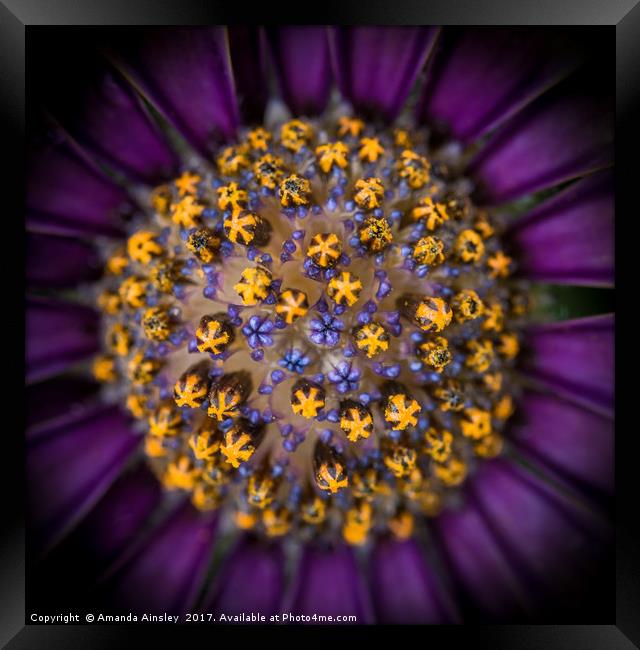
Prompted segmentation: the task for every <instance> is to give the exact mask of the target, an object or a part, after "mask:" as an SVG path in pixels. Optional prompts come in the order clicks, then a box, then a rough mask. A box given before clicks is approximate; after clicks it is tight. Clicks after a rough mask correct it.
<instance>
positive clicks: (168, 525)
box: [111, 502, 217, 615]
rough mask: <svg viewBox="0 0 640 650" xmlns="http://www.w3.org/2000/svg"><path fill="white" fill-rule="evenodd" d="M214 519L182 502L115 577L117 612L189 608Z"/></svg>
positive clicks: (205, 564) (209, 545) (209, 548)
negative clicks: (122, 610)
mask: <svg viewBox="0 0 640 650" xmlns="http://www.w3.org/2000/svg"><path fill="white" fill-rule="evenodd" d="M216 528H217V518H216V516H215V515H213V514H211V513H206V514H204V513H201V512H198V511H197V510H196V509H195V508H194V507H193V506H192V505H191V503H189V502H186V503H184V504H183V505H182V506H180V507H179V508H178V509H177V510H176V511H174V512H173V513H171V515H169V516H168V517H167V519H166V520H165V521H164V522H162V524H160V525H159V526H158V528H157V529H156V530H155V531H152V532H151V534H150V535H149V536H148V539H146V540H145V541H144V542H143V543H140V544H139V545H138V547H137V548H136V549H135V550H134V551H133V552H132V553H131V555H130V557H128V558H127V560H126V562H123V563H122V564H121V565H120V567H119V569H118V571H117V573H116V574H115V575H114V576H113V582H112V583H111V586H112V587H113V592H112V596H113V598H114V602H115V603H117V605H118V607H119V608H123V607H125V608H128V609H131V611H134V612H147V613H152V614H161V613H165V612H166V613H171V614H174V615H175V614H183V613H185V612H186V611H188V610H189V609H190V607H192V606H193V604H194V602H195V599H196V598H197V596H198V594H199V592H200V589H201V587H202V583H203V581H204V578H205V575H206V571H207V568H208V566H209V564H210V561H211V553H212V548H213V542H214V539H215V532H216Z"/></svg>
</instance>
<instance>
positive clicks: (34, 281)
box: [26, 233, 101, 287]
mask: <svg viewBox="0 0 640 650" xmlns="http://www.w3.org/2000/svg"><path fill="white" fill-rule="evenodd" d="M100 272H101V269H100V260H99V256H98V253H97V251H96V249H95V247H94V246H92V245H91V244H89V243H86V242H83V241H80V240H78V239H71V238H69V237H58V236H55V235H44V234H40V233H28V234H27V267H26V274H27V275H26V277H27V284H28V285H30V286H40V287H65V286H70V285H74V284H77V283H79V282H86V281H90V280H95V279H96V278H97V277H98V276H99V275H100Z"/></svg>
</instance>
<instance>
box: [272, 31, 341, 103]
mask: <svg viewBox="0 0 640 650" xmlns="http://www.w3.org/2000/svg"><path fill="white" fill-rule="evenodd" d="M267 36H268V40H269V44H270V46H271V54H272V57H273V61H274V64H275V68H276V72H277V75H278V80H279V82H280V90H281V92H282V96H283V98H284V100H285V102H286V103H287V105H288V106H289V108H290V109H291V111H292V112H293V113H294V114H296V115H315V114H317V113H320V112H322V111H323V110H324V108H325V106H326V105H327V102H328V101H329V94H330V92H331V61H330V57H329V43H328V39H327V32H326V28H325V27H316V26H298V27H277V28H273V29H268V30H267Z"/></svg>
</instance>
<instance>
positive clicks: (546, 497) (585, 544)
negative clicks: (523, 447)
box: [472, 459, 605, 597]
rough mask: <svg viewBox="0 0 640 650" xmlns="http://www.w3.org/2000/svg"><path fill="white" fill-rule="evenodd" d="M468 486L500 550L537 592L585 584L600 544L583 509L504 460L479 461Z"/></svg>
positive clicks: (601, 540)
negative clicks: (503, 550)
mask: <svg viewBox="0 0 640 650" xmlns="http://www.w3.org/2000/svg"><path fill="white" fill-rule="evenodd" d="M472 488H473V495H474V497H475V499H477V504H478V507H479V508H480V509H481V511H482V513H483V516H484V517H485V518H486V519H487V521H488V522H489V525H490V526H491V527H492V529H493V530H494V532H495V534H496V535H497V536H498V538H499V539H500V542H501V544H502V545H503V547H504V548H505V552H506V553H508V555H509V557H510V558H512V560H513V562H514V564H515V565H516V566H517V567H518V569H519V570H520V571H522V572H523V573H524V574H526V575H527V576H528V578H529V579H530V580H532V581H533V582H532V584H535V585H538V586H539V587H540V589H541V590H544V591H541V592H540V594H539V596H541V597H543V596H544V594H547V593H549V591H551V592H553V593H554V594H556V595H557V594H559V593H561V592H562V591H563V590H564V589H575V588H578V587H579V585H582V586H583V587H584V586H586V585H587V584H588V581H587V579H586V575H587V572H588V570H589V565H590V562H592V561H593V560H594V559H595V558H596V557H597V555H598V553H599V552H600V551H601V550H602V544H603V543H604V542H605V538H604V537H603V536H602V535H603V533H604V530H601V529H600V526H597V527H595V528H594V529H593V530H591V529H590V526H591V523H592V521H591V518H590V515H589V514H588V511H586V510H582V509H581V508H580V507H579V506H578V505H577V504H574V502H572V501H571V500H570V499H569V498H567V497H564V496H562V495H561V494H560V493H559V492H557V491H556V490H554V488H552V487H551V486H549V485H548V484H547V483H545V482H544V481H543V480H541V479H540V478H538V477H536V476H535V475H534V474H533V473H532V472H530V471H527V470H525V469H524V468H522V467H520V466H518V465H516V464H515V463H512V462H511V463H510V462H508V461H506V460H503V459H499V460H495V461H493V462H490V463H485V464H483V465H482V467H481V468H480V469H479V470H478V472H477V474H476V475H475V476H474V478H473V482H472ZM594 566H595V565H594ZM547 590H549V591H547Z"/></svg>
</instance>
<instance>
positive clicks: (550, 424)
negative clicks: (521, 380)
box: [509, 391, 614, 494]
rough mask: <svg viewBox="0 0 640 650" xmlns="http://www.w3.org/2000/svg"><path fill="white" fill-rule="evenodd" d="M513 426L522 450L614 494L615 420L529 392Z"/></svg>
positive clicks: (562, 472)
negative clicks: (518, 422) (520, 419)
mask: <svg viewBox="0 0 640 650" xmlns="http://www.w3.org/2000/svg"><path fill="white" fill-rule="evenodd" d="M518 413H519V414H520V415H521V416H522V424H514V425H512V426H511V435H510V437H509V438H510V440H512V441H513V442H514V444H515V446H516V448H517V449H518V450H521V451H523V452H525V454H527V455H529V456H531V457H533V458H535V459H537V460H539V461H541V462H542V463H543V464H544V465H545V466H546V467H548V468H550V469H551V470H552V471H554V472H558V473H559V474H560V475H561V476H563V477H566V478H569V479H572V480H573V481H576V482H577V483H579V484H580V485H583V486H586V487H590V488H596V489H597V490H600V491H602V492H606V493H608V494H611V493H613V486H614V480H613V467H614V458H613V450H614V444H613V422H612V421H611V420H610V419H608V418H604V417H601V416H599V415H596V414H594V413H593V412H590V411H586V410H585V409H583V408H580V407H578V406H575V405H573V404H571V403H569V402H567V401H565V400H562V399H559V398H558V397H555V396H553V395H545V394H542V393H537V392H532V391H528V392H526V393H525V396H524V399H523V400H522V404H521V405H520V408H519V411H518Z"/></svg>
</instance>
